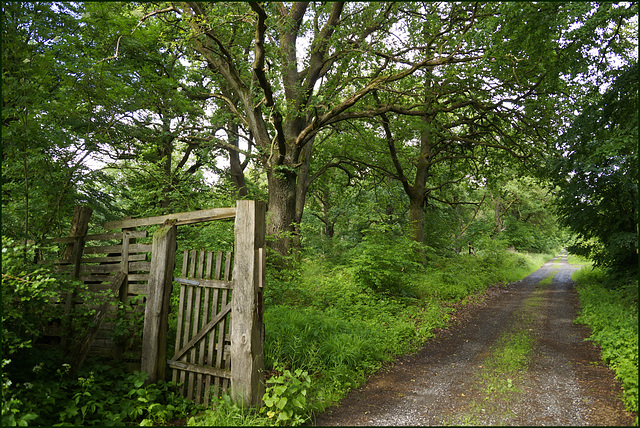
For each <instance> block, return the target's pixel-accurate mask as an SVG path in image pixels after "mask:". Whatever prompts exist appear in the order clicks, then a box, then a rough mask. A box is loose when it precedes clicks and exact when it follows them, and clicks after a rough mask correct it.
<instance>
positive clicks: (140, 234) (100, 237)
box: [42, 230, 149, 244]
mask: <svg viewBox="0 0 640 428" xmlns="http://www.w3.org/2000/svg"><path fill="white" fill-rule="evenodd" d="M128 233H130V234H131V237H132V238H146V237H147V236H149V232H147V231H146V230H136V231H132V232H128ZM80 236H82V235H80ZM76 238H77V236H65V237H62V238H50V239H45V240H43V241H42V242H43V243H56V244H68V243H72V242H73V241H74V240H75V239H76ZM84 239H85V242H86V241H106V240H109V239H122V232H115V233H101V234H94V235H86V236H85V237H84Z"/></svg>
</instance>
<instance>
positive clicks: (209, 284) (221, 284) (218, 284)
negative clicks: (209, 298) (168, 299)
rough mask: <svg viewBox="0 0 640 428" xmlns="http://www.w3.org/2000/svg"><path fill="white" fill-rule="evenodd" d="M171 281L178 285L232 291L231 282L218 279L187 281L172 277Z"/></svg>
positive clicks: (186, 279)
mask: <svg viewBox="0 0 640 428" xmlns="http://www.w3.org/2000/svg"><path fill="white" fill-rule="evenodd" d="M173 281H174V282H177V283H178V284H187V285H197V286H199V287H203V288H226V289H227V290H231V289H233V281H221V280H218V279H189V278H180V277H177V276H174V277H173Z"/></svg>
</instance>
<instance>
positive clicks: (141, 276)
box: [127, 273, 149, 282]
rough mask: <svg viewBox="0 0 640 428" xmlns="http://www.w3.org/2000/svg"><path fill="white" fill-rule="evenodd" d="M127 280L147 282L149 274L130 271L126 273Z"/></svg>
mask: <svg viewBox="0 0 640 428" xmlns="http://www.w3.org/2000/svg"><path fill="white" fill-rule="evenodd" d="M127 280H128V281H129V282H131V281H140V282H147V281H149V274H148V273H130V274H129V275H127Z"/></svg>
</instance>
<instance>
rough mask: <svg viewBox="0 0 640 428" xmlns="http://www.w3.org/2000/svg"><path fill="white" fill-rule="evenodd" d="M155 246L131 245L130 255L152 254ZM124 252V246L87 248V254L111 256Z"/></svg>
mask: <svg viewBox="0 0 640 428" xmlns="http://www.w3.org/2000/svg"><path fill="white" fill-rule="evenodd" d="M152 247H153V244H131V245H129V254H131V253H150V252H152V250H153V248H152ZM121 252H122V245H102V246H97V247H86V248H85V249H84V253H85V254H109V253H116V254H120V253H121Z"/></svg>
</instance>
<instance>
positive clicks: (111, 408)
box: [2, 352, 199, 426]
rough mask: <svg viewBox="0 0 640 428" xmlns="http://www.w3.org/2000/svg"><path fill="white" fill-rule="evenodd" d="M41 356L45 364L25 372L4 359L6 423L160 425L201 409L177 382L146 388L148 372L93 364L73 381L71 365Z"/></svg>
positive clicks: (3, 388) (161, 382)
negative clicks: (127, 370)
mask: <svg viewBox="0 0 640 428" xmlns="http://www.w3.org/2000/svg"><path fill="white" fill-rule="evenodd" d="M43 356H46V354H43V353H42V352H40V353H38V355H37V357H38V358H39V361H41V362H40V363H38V364H36V365H33V366H32V367H30V369H29V371H27V372H25V371H24V369H22V367H21V366H20V367H15V368H12V365H14V364H15V363H11V362H10V361H8V360H4V361H3V366H8V368H7V369H6V370H3V374H2V375H3V387H2V396H3V410H2V425H3V426H14V425H26V424H29V425H49V426H52V425H62V426H79V425H82V426H91V425H100V426H114V425H130V424H132V423H135V424H139V425H162V424H166V423H167V422H168V421H170V420H173V419H175V418H187V417H188V416H189V415H190V414H193V413H194V412H195V411H196V410H197V409H198V408H199V407H198V406H196V405H194V404H193V403H192V402H190V401H188V400H186V399H184V398H183V397H182V396H181V395H180V394H179V393H178V390H177V385H175V384H173V383H170V382H165V381H162V380H161V381H159V382H158V383H156V384H151V385H147V386H144V382H145V378H146V374H145V373H141V372H135V373H125V372H124V371H123V370H122V369H119V368H114V367H110V366H107V365H104V364H97V363H93V364H90V368H83V369H82V370H81V372H80V373H79V376H78V378H77V379H74V378H70V377H69V376H68V371H69V365H68V364H63V365H62V366H58V365H56V364H55V363H53V362H52V361H50V360H47V359H46V358H44V360H45V361H44V362H42V360H43V358H42V357H43ZM33 358H35V357H30V360H32V359H33ZM87 365H88V364H86V365H85V366H87ZM3 368H4V367H3ZM16 370H21V371H20V372H17V371H16ZM12 378H15V379H20V381H19V382H15V383H14V382H12V381H11V380H10V379H12Z"/></svg>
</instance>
